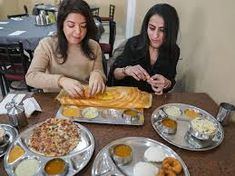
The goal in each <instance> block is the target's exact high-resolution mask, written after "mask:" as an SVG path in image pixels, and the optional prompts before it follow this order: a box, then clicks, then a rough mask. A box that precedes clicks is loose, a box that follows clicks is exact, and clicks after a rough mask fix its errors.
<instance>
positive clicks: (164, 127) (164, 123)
mask: <svg viewBox="0 0 235 176" xmlns="http://www.w3.org/2000/svg"><path fill="white" fill-rule="evenodd" d="M158 124H159V128H160V131H161V132H163V133H167V134H175V133H176V131H177V122H176V121H175V120H173V119H171V118H163V119H161V120H160V122H159V123H158Z"/></svg>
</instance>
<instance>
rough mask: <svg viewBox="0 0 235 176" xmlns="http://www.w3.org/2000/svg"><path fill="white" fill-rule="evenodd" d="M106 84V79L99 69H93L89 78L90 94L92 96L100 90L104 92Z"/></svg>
mask: <svg viewBox="0 0 235 176" xmlns="http://www.w3.org/2000/svg"><path fill="white" fill-rule="evenodd" d="M104 90H105V84H104V79H103V77H102V76H101V74H100V73H99V72H98V71H93V72H92V73H91V75H90V79H89V93H88V96H89V97H92V96H94V95H96V94H98V93H100V92H102V93H103V92H104Z"/></svg>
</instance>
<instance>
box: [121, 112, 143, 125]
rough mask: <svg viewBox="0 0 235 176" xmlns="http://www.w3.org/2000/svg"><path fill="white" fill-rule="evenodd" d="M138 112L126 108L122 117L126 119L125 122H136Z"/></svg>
mask: <svg viewBox="0 0 235 176" xmlns="http://www.w3.org/2000/svg"><path fill="white" fill-rule="evenodd" d="M139 116H140V115H139V112H138V111H136V110H133V109H127V110H125V111H123V113H122V118H123V119H124V120H125V121H126V123H130V124H131V123H137V122H138V121H139V119H140V117H139Z"/></svg>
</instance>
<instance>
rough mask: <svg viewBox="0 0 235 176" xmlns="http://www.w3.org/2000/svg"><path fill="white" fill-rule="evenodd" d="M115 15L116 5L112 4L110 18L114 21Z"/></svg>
mask: <svg viewBox="0 0 235 176" xmlns="http://www.w3.org/2000/svg"><path fill="white" fill-rule="evenodd" d="M114 13H115V5H113V4H110V5H109V17H110V18H111V19H112V20H113V19H114Z"/></svg>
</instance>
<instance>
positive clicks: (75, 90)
mask: <svg viewBox="0 0 235 176" xmlns="http://www.w3.org/2000/svg"><path fill="white" fill-rule="evenodd" d="M58 84H59V86H61V87H62V88H63V89H64V90H65V91H66V92H67V93H68V94H69V95H70V96H71V97H73V98H77V97H84V88H83V86H82V84H81V83H80V82H79V81H77V80H75V79H71V78H67V77H61V78H60V79H59V81H58Z"/></svg>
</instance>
